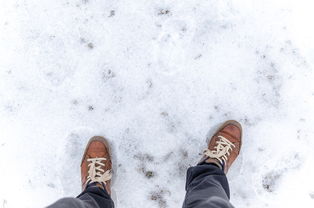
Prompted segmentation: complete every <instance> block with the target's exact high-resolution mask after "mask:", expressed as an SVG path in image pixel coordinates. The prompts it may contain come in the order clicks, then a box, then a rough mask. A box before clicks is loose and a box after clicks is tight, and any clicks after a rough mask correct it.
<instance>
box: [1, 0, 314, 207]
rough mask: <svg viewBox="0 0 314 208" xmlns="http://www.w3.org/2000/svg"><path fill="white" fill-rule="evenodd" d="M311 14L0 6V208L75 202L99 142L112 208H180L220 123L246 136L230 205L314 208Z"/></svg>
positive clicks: (279, 6) (169, 6) (93, 1)
mask: <svg viewBox="0 0 314 208" xmlns="http://www.w3.org/2000/svg"><path fill="white" fill-rule="evenodd" d="M313 7H314V5H313V3H312V2H310V1H306V0H299V1H292V0H290V1H286V0H285V1H284V0H277V1H273V0H263V1H262V0H256V1H248V0H238V1H234V0H229V1H217V0H200V1H179V0H174V1H166V0H165V1H144V0H138V1H123V0H119V1H109V0H102V1H101V0H73V1H62V0H54V1H49V0H42V1H40V3H39V2H38V1H35V0H29V1H22V0H12V1H5V0H3V1H1V7H0V98H1V99H0V132H1V136H0V170H1V173H0V184H1V186H0V207H1V208H15V207H25V208H28V207H32V208H34V207H35V208H36V207H44V206H47V205H49V204H51V203H53V202H54V201H56V200H57V199H59V198H61V197H65V196H76V195H78V194H79V193H80V191H81V188H80V175H79V174H80V169H79V164H80V160H81V156H82V152H83V149H84V148H85V145H86V143H87V141H88V139H89V138H90V137H91V136H93V135H102V136H105V137H106V138H108V139H109V141H110V143H111V145H112V149H113V162H114V171H115V178H114V185H113V191H114V195H113V198H114V200H115V203H116V206H117V207H129V208H132V207H160V208H166V207H169V208H174V207H180V206H181V204H182V202H183V199H184V194H185V191H184V185H185V173H186V169H187V168H188V167H189V166H191V165H194V164H196V163H197V161H198V160H199V159H200V155H199V153H201V152H202V150H203V149H204V148H205V147H206V137H208V136H210V133H211V132H212V131H213V130H214V128H216V127H217V125H219V124H220V123H222V122H223V121H224V120H228V119H236V120H238V121H240V122H241V123H242V125H243V129H244V138H243V148H242V152H241V156H240V158H239V159H238V160H237V161H236V163H235V164H234V166H233V167H232V168H231V170H230V172H229V173H228V179H229V182H230V188H231V202H232V203H233V204H234V205H235V207H244V208H245V207H250V208H260V207H276V208H278V207H285V208H287V207H297V206H298V207H300V206H302V207H313V205H314V180H313V179H312V177H313V174H314V167H313V164H314V155H313V148H314V141H313V138H314V129H313V123H314V108H313V106H314V84H313V80H314V74H313V64H314V55H313V54H314V38H313V37H314V29H313V27H312V25H313V22H312V20H313V18H314V15H313V12H312V11H313Z"/></svg>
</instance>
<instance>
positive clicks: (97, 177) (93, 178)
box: [86, 158, 112, 184]
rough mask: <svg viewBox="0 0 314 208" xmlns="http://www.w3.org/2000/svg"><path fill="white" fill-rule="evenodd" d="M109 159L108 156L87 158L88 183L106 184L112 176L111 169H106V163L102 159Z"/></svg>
mask: <svg viewBox="0 0 314 208" xmlns="http://www.w3.org/2000/svg"><path fill="white" fill-rule="evenodd" d="M105 160H107V159H106V158H90V159H87V162H88V163H89V164H88V176H87V181H86V183H89V182H98V183H104V184H106V181H109V180H110V179H111V177H112V174H111V170H107V171H105V170H104V169H103V168H104V167H105V164H104V163H102V162H101V161H105Z"/></svg>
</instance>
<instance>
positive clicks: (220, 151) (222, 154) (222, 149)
mask: <svg viewBox="0 0 314 208" xmlns="http://www.w3.org/2000/svg"><path fill="white" fill-rule="evenodd" d="M218 138H219V141H217V142H216V146H215V150H209V149H206V150H205V151H204V155H206V156H208V157H209V158H213V159H217V160H218V161H219V162H220V163H221V164H223V162H224V163H226V162H227V159H228V156H229V155H230V152H229V151H230V150H232V148H234V147H235V145H234V144H232V143H231V142H230V141H229V140H228V139H226V138H225V137H223V136H218Z"/></svg>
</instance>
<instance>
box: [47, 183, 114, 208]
mask: <svg viewBox="0 0 314 208" xmlns="http://www.w3.org/2000/svg"><path fill="white" fill-rule="evenodd" d="M47 208H114V203H113V201H112V199H111V197H110V195H109V194H108V193H107V191H106V190H104V189H102V188H99V187H97V186H95V184H90V185H88V186H87V188H86V189H85V191H83V192H82V193H81V194H80V195H79V196H78V197H77V198H63V199H60V200H58V201H57V202H55V203H54V204H52V205H50V206H48V207H47Z"/></svg>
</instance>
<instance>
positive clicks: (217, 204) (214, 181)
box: [183, 163, 233, 208]
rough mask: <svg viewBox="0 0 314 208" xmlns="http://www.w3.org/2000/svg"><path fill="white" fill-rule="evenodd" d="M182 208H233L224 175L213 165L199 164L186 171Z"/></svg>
mask: <svg viewBox="0 0 314 208" xmlns="http://www.w3.org/2000/svg"><path fill="white" fill-rule="evenodd" d="M185 189H186V196H185V200H184V203H183V208H233V206H232V205H231V203H230V202H229V199H230V192H229V184H228V180H227V178H226V175H225V173H224V172H223V171H222V170H221V169H220V168H219V167H217V166H216V165H214V164H206V163H203V164H200V165H197V166H195V167H190V168H189V169H188V171H187V179H186V187H185Z"/></svg>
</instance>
